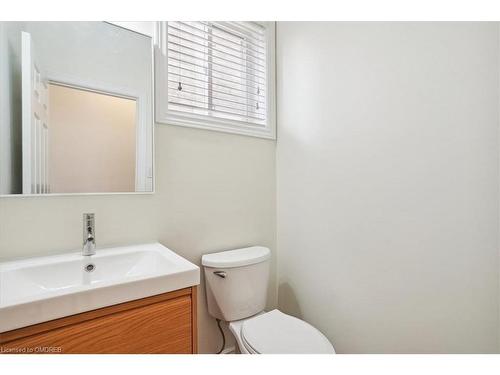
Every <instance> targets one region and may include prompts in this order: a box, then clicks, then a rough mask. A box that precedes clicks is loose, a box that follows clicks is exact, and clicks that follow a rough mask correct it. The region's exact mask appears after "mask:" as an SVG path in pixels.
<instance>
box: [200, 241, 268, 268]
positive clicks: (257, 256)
mask: <svg viewBox="0 0 500 375" xmlns="http://www.w3.org/2000/svg"><path fill="white" fill-rule="evenodd" d="M270 257H271V251H270V250H269V249H268V248H267V247H263V246H252V247H246V248H244V249H236V250H228V251H221V252H218V253H212V254H205V255H203V256H202V257H201V264H202V265H203V266H205V267H214V268H233V267H242V266H249V265H251V264H257V263H261V262H265V261H266V260H268V259H269V258H270Z"/></svg>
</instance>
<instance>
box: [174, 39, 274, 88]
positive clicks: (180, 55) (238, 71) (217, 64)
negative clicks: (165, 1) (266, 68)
mask: <svg viewBox="0 0 500 375" xmlns="http://www.w3.org/2000/svg"><path fill="white" fill-rule="evenodd" d="M171 43H172V42H170V43H169V44H171ZM168 51H169V52H172V53H174V54H176V55H177V57H176V58H177V59H178V60H179V61H182V62H188V59H193V60H197V61H200V62H202V63H203V62H207V60H208V59H204V58H202V57H197V56H194V55H191V54H190V53H185V52H179V51H176V50H173V49H171V48H168ZM182 57H185V58H186V59H182ZM214 58H215V59H218V57H217V56H213V57H212V61H210V62H208V63H209V64H212V65H216V66H218V67H220V68H221V69H230V70H231V71H232V72H233V73H241V74H244V75H249V76H252V77H255V78H257V79H261V80H262V81H264V80H265V79H266V76H265V73H264V72H262V73H263V74H261V75H256V74H254V73H253V72H249V71H243V70H240V69H236V68H231V67H230V66H227V65H224V64H219V63H217V62H214V61H213V59H214ZM238 78H239V77H238Z"/></svg>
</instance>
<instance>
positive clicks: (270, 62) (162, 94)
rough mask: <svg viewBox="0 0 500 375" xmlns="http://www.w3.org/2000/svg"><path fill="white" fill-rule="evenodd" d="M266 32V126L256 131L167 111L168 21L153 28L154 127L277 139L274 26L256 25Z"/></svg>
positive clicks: (231, 122)
mask: <svg viewBox="0 0 500 375" xmlns="http://www.w3.org/2000/svg"><path fill="white" fill-rule="evenodd" d="M256 23H258V24H259V25H261V26H263V27H265V29H266V57H267V61H266V126H264V127H258V126H256V125H255V124H251V123H247V122H244V121H238V120H231V119H224V118H215V117H214V118H209V117H207V116H204V115H198V114H195V113H180V112H177V111H171V110H169V109H168V48H167V30H168V28H167V21H161V22H157V23H156V27H155V35H154V42H155V101H156V105H155V109H156V110H155V119H156V122H157V123H160V124H168V125H176V126H185V127H191V128H198V129H206V130H214V131H219V132H226V133H233V134H241V135H247V136H252V137H259V138H266V139H273V140H274V139H276V95H275V93H276V62H275V34H276V32H275V27H276V26H275V22H256Z"/></svg>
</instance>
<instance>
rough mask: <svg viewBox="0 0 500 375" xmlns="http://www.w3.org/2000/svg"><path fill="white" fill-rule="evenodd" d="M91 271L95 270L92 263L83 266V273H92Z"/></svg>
mask: <svg viewBox="0 0 500 375" xmlns="http://www.w3.org/2000/svg"><path fill="white" fill-rule="evenodd" d="M93 270H95V265H94V264H92V263H89V264H87V265H86V266H85V271H87V272H92V271H93Z"/></svg>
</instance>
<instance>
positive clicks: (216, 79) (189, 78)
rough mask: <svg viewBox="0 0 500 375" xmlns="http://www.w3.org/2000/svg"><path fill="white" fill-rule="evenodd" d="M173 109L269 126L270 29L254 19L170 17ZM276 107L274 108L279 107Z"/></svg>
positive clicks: (169, 105)
mask: <svg viewBox="0 0 500 375" xmlns="http://www.w3.org/2000/svg"><path fill="white" fill-rule="evenodd" d="M165 27H166V33H164V35H166V41H164V42H163V48H164V49H166V53H165V55H166V60H167V61H166V65H167V71H166V72H165V75H166V76H167V79H166V81H167V82H165V79H164V81H163V83H162V84H163V85H167V86H168V88H167V90H166V91H167V95H166V98H167V111H168V113H169V114H171V115H174V116H178V117H179V118H190V117H193V116H194V118H196V119H197V120H200V119H206V120H208V121H215V122H217V121H220V122H221V123H222V124H225V123H231V124H233V127H234V124H235V123H236V124H238V123H239V124H240V125H241V126H243V127H246V128H247V129H250V130H251V129H254V130H256V131H259V129H260V130H263V131H264V130H269V126H270V121H269V117H270V113H271V111H269V106H270V103H274V100H272V101H270V100H269V99H270V98H269V96H268V95H269V92H268V91H269V84H268V80H269V74H268V73H269V72H268V66H269V61H268V45H267V43H268V40H269V38H268V35H266V34H267V32H268V29H267V28H266V27H264V26H262V25H260V24H257V23H253V22H205V21H196V22H178V21H177V22H168V23H166V26H165ZM273 113H274V112H273Z"/></svg>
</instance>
